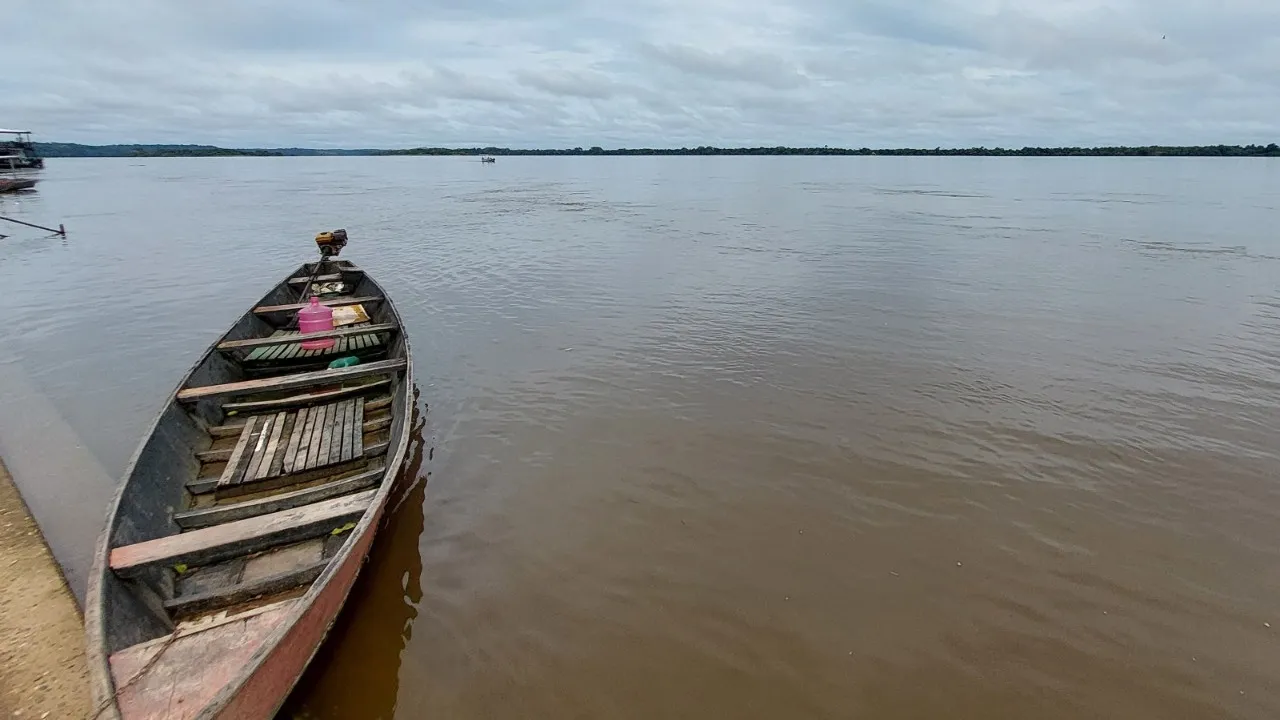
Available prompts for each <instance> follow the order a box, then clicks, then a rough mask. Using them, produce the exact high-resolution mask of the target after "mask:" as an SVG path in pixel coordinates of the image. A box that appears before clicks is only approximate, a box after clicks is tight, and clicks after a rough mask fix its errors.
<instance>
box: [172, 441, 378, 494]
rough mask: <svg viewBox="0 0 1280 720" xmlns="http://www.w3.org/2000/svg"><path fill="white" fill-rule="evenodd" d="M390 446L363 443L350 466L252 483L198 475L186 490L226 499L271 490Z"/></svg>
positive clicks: (370, 457)
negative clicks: (221, 483) (222, 481)
mask: <svg viewBox="0 0 1280 720" xmlns="http://www.w3.org/2000/svg"><path fill="white" fill-rule="evenodd" d="M390 447H391V443H390V441H387V440H383V441H381V442H376V443H373V444H371V445H363V446H362V447H361V453H360V454H359V455H357V456H356V457H355V458H353V459H352V460H351V461H350V463H351V467H350V468H342V467H341V466H336V467H325V468H320V469H318V470H298V469H296V468H295V470H294V472H293V473H291V474H289V475H281V476H279V477H270V478H265V479H263V480H259V481H257V482H252V483H240V484H238V485H225V486H219V485H218V484H217V482H218V479H217V478H216V477H215V478H209V477H203V476H202V477H198V478H196V479H194V480H188V481H187V490H188V491H189V492H190V493H191V494H192V495H202V494H204V493H208V492H213V491H215V490H216V491H217V494H218V499H219V500H222V499H226V498H230V497H235V496H236V495H244V494H247V493H254V492H260V491H263V490H272V489H276V488H281V487H286V486H289V485H296V484H298V483H304V482H311V481H312V480H316V479H318V478H322V477H325V476H326V475H333V474H338V473H340V472H348V471H350V470H351V469H352V468H355V467H359V466H358V465H357V463H361V462H366V461H368V460H373V459H375V458H380V457H382V456H383V455H386V454H387V450H388V449H389V448H390Z"/></svg>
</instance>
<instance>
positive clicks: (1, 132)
mask: <svg viewBox="0 0 1280 720" xmlns="http://www.w3.org/2000/svg"><path fill="white" fill-rule="evenodd" d="M30 134H31V131H30V130H5V129H3V128H0V135H30Z"/></svg>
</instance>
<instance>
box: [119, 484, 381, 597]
mask: <svg viewBox="0 0 1280 720" xmlns="http://www.w3.org/2000/svg"><path fill="white" fill-rule="evenodd" d="M377 492H378V490H377V489H376V488H374V489H372V490H365V491H364V492H360V493H357V494H354V495H346V496H343V497H339V498H334V499H332V500H325V501H322V502H318V503H314V504H311V505H306V506H304V507H299V508H293V509H291V510H282V511H280V512H274V513H269V514H266V515H260V516H258V517H253V518H248V519H245V520H235V521H232V522H228V523H223V524H221V525H214V526H213V527H207V528H202V529H200V530H192V531H190V532H185V533H181V534H178V535H169V536H167V537H162V538H156V539H155V540H147V541H145V542H140V543H135V544H133V545H124V546H122V547H118V548H114V549H113V550H112V551H111V569H112V570H114V571H115V572H116V574H118V575H121V576H125V577H128V576H131V575H136V574H137V573H139V572H141V571H142V570H144V569H146V568H151V567H156V566H158V565H175V564H178V563H184V564H186V565H190V566H193V567H194V566H199V565H207V564H209V563H214V562H220V561H222V560H229V559H231V558H233V557H237V556H240V555H247V554H249V553H254V552H260V551H262V550H265V549H266V548H269V547H271V546H273V545H280V544H284V543H290V542H298V541H300V540H305V539H307V538H311V537H318V536H320V535H323V534H325V533H326V532H329V531H331V530H333V529H335V528H338V527H341V526H342V525H343V524H344V523H347V522H350V521H352V520H355V519H356V518H359V517H360V516H361V515H363V514H364V512H365V510H367V509H368V508H369V505H370V504H372V502H373V497H374V495H375V494H377Z"/></svg>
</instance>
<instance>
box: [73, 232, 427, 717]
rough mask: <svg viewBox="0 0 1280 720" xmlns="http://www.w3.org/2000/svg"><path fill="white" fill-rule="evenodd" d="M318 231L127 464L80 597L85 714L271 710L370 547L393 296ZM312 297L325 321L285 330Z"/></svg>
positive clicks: (397, 329)
mask: <svg viewBox="0 0 1280 720" xmlns="http://www.w3.org/2000/svg"><path fill="white" fill-rule="evenodd" d="M322 238H323V239H322ZM316 242H317V244H320V245H321V258H320V260H319V261H317V262H314V263H304V264H303V265H302V266H301V267H299V268H298V269H297V270H294V271H293V272H291V273H289V274H288V275H286V276H285V277H284V278H283V279H282V280H281V281H280V282H279V283H278V284H277V285H276V286H275V287H273V288H272V289H271V290H270V291H269V292H268V293H267V294H266V295H265V296H263V298H262V299H261V300H259V301H258V302H257V303H255V304H254V306H253V307H252V308H250V309H249V310H248V311H247V312H245V313H244V315H242V316H241V317H240V319H239V320H238V321H237V322H236V323H235V324H234V325H233V326H232V327H231V329H230V330H228V331H227V332H226V333H224V334H223V335H222V336H221V337H220V338H219V339H218V340H216V341H215V342H214V343H213V344H212V345H210V346H209V347H208V349H206V350H205V352H204V353H203V355H202V356H201V357H200V359H199V360H198V361H197V362H196V364H195V365H194V367H192V368H191V370H190V371H188V373H187V374H186V376H185V377H183V379H182V381H181V382H180V383H179V384H178V386H177V388H176V389H175V390H174V391H173V392H172V393H171V394H170V396H169V398H168V400H167V401H166V402H165V405H164V408H163V410H162V411H161V412H160V414H159V416H157V417H156V419H155V420H154V421H153V422H152V424H151V427H150V429H149V430H148V432H147V436H146V437H145V438H144V439H143V440H142V442H141V443H140V445H139V446H138V449H137V451H136V452H135V454H134V456H133V459H132V460H131V462H130V464H129V467H128V469H127V470H126V472H125V476H124V481H123V483H122V484H121V487H120V489H119V490H118V492H117V495H116V497H115V499H114V500H113V503H112V507H111V510H110V515H109V519H108V521H107V525H106V528H105V530H104V531H103V533H102V535H101V537H100V539H99V541H98V546H97V548H96V550H95V554H94V566H93V570H92V572H91V573H90V577H89V588H88V593H87V597H86V600H85V611H84V615H85V631H86V641H87V643H86V644H87V655H88V661H89V674H90V684H91V687H92V693H91V694H92V697H93V703H94V711H95V712H94V714H92V717H94V718H117V719H119V720H136V719H140V718H147V719H148V720H151V719H154V720H159V719H160V718H208V719H211V718H221V719H224V720H231V719H232V718H271V717H272V716H273V715H274V714H275V713H276V712H277V710H278V709H279V707H280V706H281V704H282V703H283V702H284V701H285V699H286V698H287V697H288V695H289V692H290V691H291V690H292V688H293V687H294V685H295V683H296V682H297V681H298V679H299V677H300V676H301V675H302V673H303V671H304V669H305V668H306V667H307V665H308V663H310V661H311V658H312V657H313V656H314V655H315V653H316V650H317V649H318V648H319V646H320V644H321V643H322V642H323V640H324V638H325V636H326V634H327V633H328V632H329V629H330V627H331V626H332V625H333V623H334V620H335V618H336V617H337V615H338V612H339V611H340V610H341V608H342V606H343V604H344V603H345V602H346V599H347V595H348V593H349V592H350V590H351V587H352V584H353V583H354V581H355V579H356V576H357V574H358V573H359V571H360V568H361V566H362V565H363V563H364V560H365V558H366V557H367V555H368V553H369V548H370V545H371V544H372V542H373V539H374V535H375V534H376V533H377V531H378V529H379V526H380V524H381V522H382V520H383V515H384V512H385V510H386V506H387V500H388V497H389V495H390V493H391V490H392V485H393V484H394V480H395V478H396V476H397V474H398V472H399V470H400V468H401V465H402V464H403V462H404V459H405V456H406V452H407V450H408V446H409V437H410V430H411V428H410V426H411V424H412V416H413V407H414V402H415V401H414V398H413V391H412V387H413V376H412V373H413V369H412V357H411V355H410V351H409V342H408V338H407V337H406V336H405V333H404V331H403V324H402V322H401V319H400V315H399V313H398V312H397V311H396V308H395V306H394V305H393V304H392V302H391V298H390V297H388V296H387V294H386V293H385V292H384V291H383V289H382V288H381V287H380V286H379V285H378V283H377V282H375V281H374V279H373V278H372V277H370V276H369V275H368V274H367V273H366V272H365V271H364V270H361V269H360V268H358V267H356V266H355V265H354V264H352V263H350V262H348V261H345V260H336V259H335V257H334V256H336V255H337V252H338V250H340V249H341V247H342V246H343V245H345V244H346V233H345V232H343V231H335V232H334V233H322V234H321V236H319V237H317V239H316ZM326 246H328V248H327V249H326ZM194 280H196V281H198V280H199V279H194ZM208 280H210V281H214V280H216V275H211V276H210V277H209V278H208ZM320 306H324V307H328V308H330V309H332V310H333V317H332V327H333V329H331V330H330V329H322V330H319V331H315V332H308V333H307V334H305V335H302V334H300V332H299V330H298V329H297V325H295V323H297V322H299V321H300V320H305V321H306V328H307V329H311V328H312V323H313V322H314V319H313V318H314V316H315V313H314V312H312V313H310V314H308V315H307V316H306V317H305V318H300V317H299V311H300V310H302V309H304V308H306V309H308V310H319V307H320ZM320 316H321V317H327V316H328V313H324V312H323V311H321V312H320ZM323 324H324V325H326V326H328V325H329V323H328V322H325V323H323ZM304 341H305V342H304ZM329 342H332V345H331V346H330V347H319V348H315V347H313V348H312V349H308V348H307V346H315V345H325V344H326V343H329Z"/></svg>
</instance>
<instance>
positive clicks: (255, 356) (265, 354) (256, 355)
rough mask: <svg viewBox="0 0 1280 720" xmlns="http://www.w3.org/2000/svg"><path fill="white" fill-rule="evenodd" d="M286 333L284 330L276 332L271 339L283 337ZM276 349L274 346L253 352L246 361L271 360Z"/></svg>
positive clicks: (246, 357)
mask: <svg viewBox="0 0 1280 720" xmlns="http://www.w3.org/2000/svg"><path fill="white" fill-rule="evenodd" d="M284 332H285V331H284V330H276V331H274V332H272V333H271V337H280V336H281V335H283V334H284ZM275 349H276V348H275V347H274V346H273V347H261V348H257V349H255V350H254V351H253V352H251V353H249V354H248V355H247V356H245V360H246V361H247V360H266V359H268V358H270V356H271V352H272V351H273V350H275Z"/></svg>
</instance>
